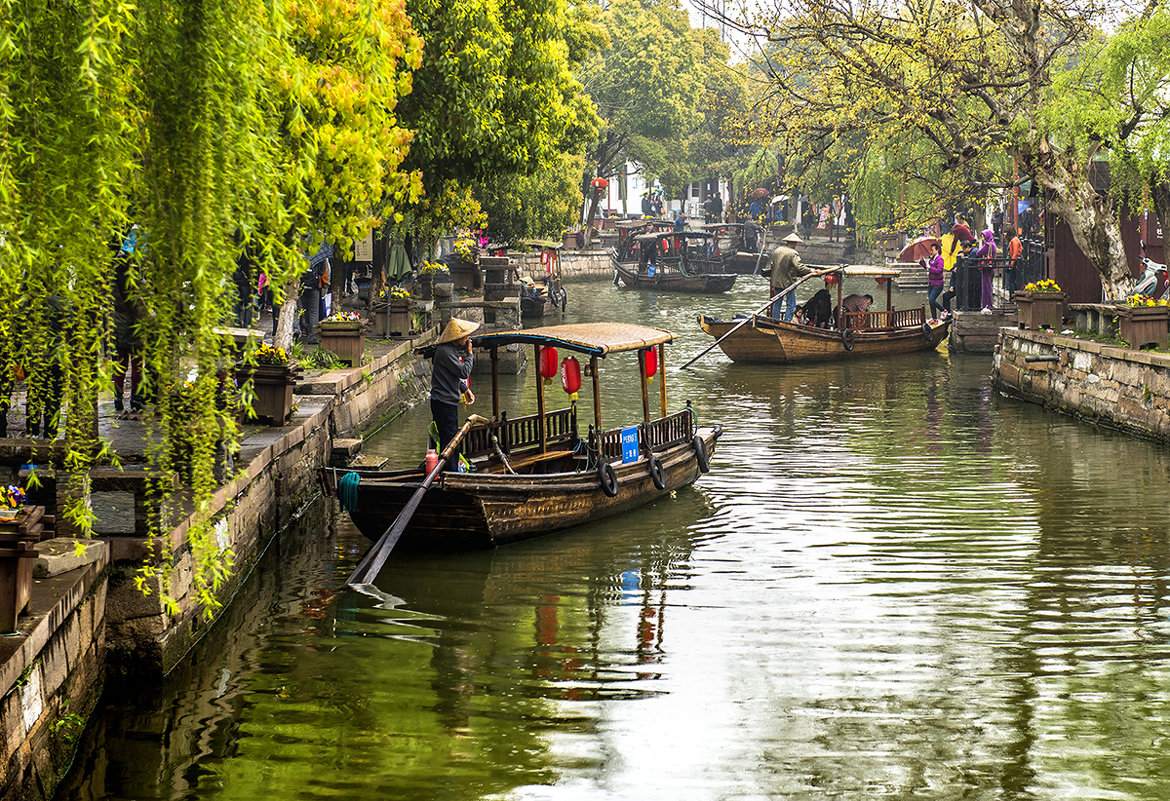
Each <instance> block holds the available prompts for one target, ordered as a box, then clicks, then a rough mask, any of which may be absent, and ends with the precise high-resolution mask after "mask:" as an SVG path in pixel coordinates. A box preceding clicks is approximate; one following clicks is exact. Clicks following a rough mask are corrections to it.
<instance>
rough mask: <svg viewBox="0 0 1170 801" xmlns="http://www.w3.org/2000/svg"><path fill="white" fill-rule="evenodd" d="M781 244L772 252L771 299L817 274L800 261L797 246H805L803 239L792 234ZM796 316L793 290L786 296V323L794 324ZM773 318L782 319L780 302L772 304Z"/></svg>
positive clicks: (794, 292)
mask: <svg viewBox="0 0 1170 801" xmlns="http://www.w3.org/2000/svg"><path fill="white" fill-rule="evenodd" d="M780 242H781V244H780V247H778V248H776V249H775V250H774V251H772V269H771V271H770V274H771V276H772V289H771V292H772V294H771V297H776V294H777V293H778V292H780V290H782V289H784V288H785V287H788V286H791V285H792V284H793V283H795V282H796V281H797V280H798V279H800V278H803V277H805V276H806V275H812V274H813V273H815V272H816V270H814V269H813V268H811V267H806V266H805V265H804V263H803V262H802V261H801V260H800V254H799V253H797V252H796V246H797V245H800V244H803V243H804V240H803V239H801V238H800V237H799V236H797V235H796V234H795V233H791V234H789V235H788V236H786V237H784V238H783V239H781V240H780ZM794 316H796V290H795V289H791V290H789V291H788V293H787V294H785V296H784V322H786V323H790V322H792V318H793V317H794ZM772 317H773V318H774V319H777V320H779V319H780V313H779V301H777V302H776V303H773V304H772Z"/></svg>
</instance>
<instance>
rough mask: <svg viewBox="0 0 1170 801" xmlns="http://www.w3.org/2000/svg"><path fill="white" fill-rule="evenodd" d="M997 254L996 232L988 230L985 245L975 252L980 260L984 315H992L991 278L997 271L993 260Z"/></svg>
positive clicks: (981, 300) (984, 233) (981, 302)
mask: <svg viewBox="0 0 1170 801" xmlns="http://www.w3.org/2000/svg"><path fill="white" fill-rule="evenodd" d="M997 253H999V250H998V249H997V248H996V247H995V232H994V231H992V230H991V229H990V228H988V229H987V230H986V231H984V232H983V244H982V245H981V246H980V248H979V250H977V251H975V258H977V259H980V263H979V279H980V285H979V289H980V292H979V294H980V295H981V298H980V301H979V305H981V306H982V307H983V312H982V313H983V314H991V303H992V295H991V276H992V275H993V274H994V271H995V266H994V265H993V264H992V259H994V258H995V257H996V254H997Z"/></svg>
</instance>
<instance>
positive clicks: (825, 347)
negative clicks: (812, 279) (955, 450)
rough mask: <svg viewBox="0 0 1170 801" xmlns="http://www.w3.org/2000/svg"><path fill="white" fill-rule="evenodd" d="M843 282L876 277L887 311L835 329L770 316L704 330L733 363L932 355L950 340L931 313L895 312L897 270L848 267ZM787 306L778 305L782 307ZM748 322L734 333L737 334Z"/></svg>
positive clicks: (854, 315)
mask: <svg viewBox="0 0 1170 801" xmlns="http://www.w3.org/2000/svg"><path fill="white" fill-rule="evenodd" d="M841 272H842V274H843V276H844V279H846V280H847V279H859V278H874V279H876V280H877V281H878V283H879V285H881V284H884V285H885V288H886V308H885V310H884V311H866V312H851V313H847V314H845V315H843V317H844V319H842V320H839V321H836V324H835V325H834V326H833V327H831V328H816V327H814V326H810V325H805V324H803V323H799V322H791V323H786V322H784V321H783V320H776V319H773V318H772V317H771V316H769V315H765V314H755V315H752V316H751V318H750V319H749V320H747V322H746V323H745V322H744V320H742V319H736V320H718V319H715V318H713V317H708V316H706V315H701V316H700V317H699V325H700V326H701V327H702V329H703V330H704V331H706V332H707V333H708V334H710V335H711V336H713V337H715V338H716V339H717V340H718V339H720V338H721V337H724V336H726V337H727V338H726V339H723V341H722V342H720V343H719V348H720V349H721V350H722V351H723V352H724V353H725V354H726V355H727V357H728V358H729V359H731V360H732V361H733V362H748V363H764V364H796V363H802V362H824V361H838V360H844V359H867V358H873V357H878V356H890V355H893V354H899V353H912V352H915V351H922V350H933V349H934V348H936V347H938V344H939V343H940V342H942V340H943V339H944V338H945V337H946V335H947V331H948V329H949V326H950V321H949V320H933V321H930V320H927V319H926V309H925V308H924V307H918V308H916V309H895V308H893V304H892V296H891V289H890V286H891V279H893V278H896V277H897V276H898V271H897V270H893V269H889V268H886V267H871V266H869V265H849V266H846V267H843V268H842V270H841ZM844 283H845V281H844V280H842V281H839V282H837V283H836V287H837V305H838V307H839V306H840V304H841V299H842V294H843V284H844ZM782 303H783V301H782V300H780V301H777V305H779V304H782ZM740 323H744V324H743V325H741V326H740V327H739V329H738V330H735V331H734V332H733V333H730V335H728V334H729V332H732V329H733V328H734V327H735V326H736V325H737V324H740Z"/></svg>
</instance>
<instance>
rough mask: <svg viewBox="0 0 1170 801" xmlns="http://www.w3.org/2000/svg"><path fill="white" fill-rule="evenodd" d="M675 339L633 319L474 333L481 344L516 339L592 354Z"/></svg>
mask: <svg viewBox="0 0 1170 801" xmlns="http://www.w3.org/2000/svg"><path fill="white" fill-rule="evenodd" d="M673 340H674V334H672V333H671V332H670V331H667V330H665V329H662V328H652V327H650V326H648V325H635V324H633V323H576V324H572V325H546V326H541V327H539V328H526V329H524V330H523V331H500V332H498V333H492V334H484V335H483V336H481V337H475V338H474V341H475V344H476V345H477V346H479V347H485V348H498V347H502V346H504V345H511V344H514V343H521V342H522V343H529V344H533V345H545V346H547V345H551V346H552V347H556V348H566V349H568V350H575V351H577V352H578V353H587V354H589V355H590V356H605V355H607V354H610V353H622V352H624V351H631V350H641V349H643V348H649V347H652V346H654V345H659V344H662V343H663V342H671V341H673Z"/></svg>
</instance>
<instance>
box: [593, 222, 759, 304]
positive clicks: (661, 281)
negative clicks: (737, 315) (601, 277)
mask: <svg viewBox="0 0 1170 801" xmlns="http://www.w3.org/2000/svg"><path fill="white" fill-rule="evenodd" d="M634 243H635V245H636V246H637V248H636V252H637V255H638V262H637V264H636V265H629V264H625V263H619V262H617V261H615V262H614V282H615V283H616V282H617V281H618V280H620V281H621V282H622V283H623V284H625V285H626V286H627V287H629V288H631V289H655V290H660V291H671V292H696V293H715V292H726V291H727V290H729V289H731V287H732V286H734V285H735V279H736V276H735V274H734V273H728V272H725V271H724V267H723V260H722V259H721V258H720V257H719V256H718V255H717V254H716V253H715V250H714V239H713V237H712V236H711V234H710V233H708V232H706V231H673V232H661V233H656V234H641V235H639V236H635V237H634Z"/></svg>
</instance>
